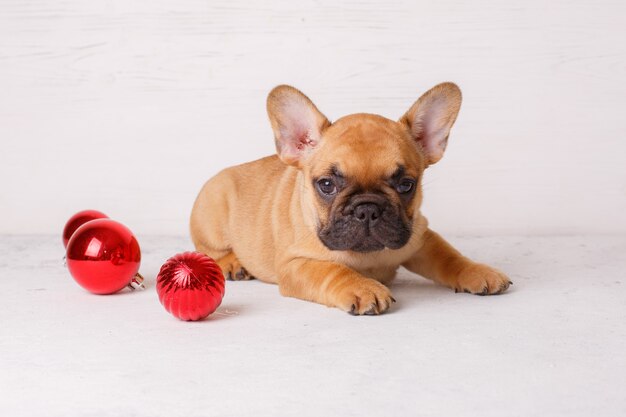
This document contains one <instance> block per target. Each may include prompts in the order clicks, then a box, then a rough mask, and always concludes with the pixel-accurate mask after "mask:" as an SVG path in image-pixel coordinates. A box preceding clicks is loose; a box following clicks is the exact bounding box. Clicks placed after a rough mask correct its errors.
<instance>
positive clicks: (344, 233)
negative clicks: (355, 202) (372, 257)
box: [317, 215, 411, 253]
mask: <svg viewBox="0 0 626 417" xmlns="http://www.w3.org/2000/svg"><path fill="white" fill-rule="evenodd" d="M317 235H318V237H319V238H320V240H321V241H322V243H323V244H324V245H325V246H326V247H327V248H328V249H330V250H342V251H345V250H349V251H354V252H361V253H367V252H375V251H381V250H383V249H385V248H388V249H400V248H401V247H403V246H404V245H406V243H407V242H408V241H409V238H410V237H411V228H410V225H408V224H406V223H405V222H403V221H402V220H401V219H400V218H399V217H398V216H384V215H383V216H382V218H381V219H380V220H379V221H378V222H377V223H376V224H374V225H370V224H369V223H363V222H362V221H359V220H358V219H355V218H354V216H342V217H340V218H337V219H334V220H331V221H330V222H329V223H328V224H327V225H325V226H322V227H320V228H319V230H318V233H317Z"/></svg>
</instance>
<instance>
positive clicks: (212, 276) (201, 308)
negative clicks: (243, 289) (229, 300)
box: [156, 252, 224, 321]
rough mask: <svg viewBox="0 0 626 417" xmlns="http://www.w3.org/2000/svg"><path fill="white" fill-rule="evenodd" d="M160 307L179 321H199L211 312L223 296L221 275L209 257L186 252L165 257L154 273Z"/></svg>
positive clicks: (222, 277) (222, 278)
mask: <svg viewBox="0 0 626 417" xmlns="http://www.w3.org/2000/svg"><path fill="white" fill-rule="evenodd" d="M156 288H157V293H158V294H159V300H160V301H161V304H163V307H165V309H166V310H167V311H169V312H170V313H172V314H173V315H174V316H176V317H178V318H179V319H181V320H187V321H189V320H194V321H195V320H200V319H203V318H205V317H207V316H208V315H209V314H211V313H213V312H214V311H215V310H216V309H217V307H219V305H220V304H221V302H222V298H223V297H224V275H222V271H221V269H220V267H219V266H218V265H217V264H216V263H215V261H214V260H213V259H211V258H210V257H208V256H206V255H204V254H201V253H199V252H185V253H179V254H178V255H175V256H172V257H171V258H170V259H168V260H167V261H166V262H165V263H164V264H163V266H162V267H161V270H160V271H159V275H158V276H157V284H156Z"/></svg>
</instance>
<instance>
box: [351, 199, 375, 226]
mask: <svg viewBox="0 0 626 417" xmlns="http://www.w3.org/2000/svg"><path fill="white" fill-rule="evenodd" d="M380 211H381V210H380V207H379V206H378V204H374V203H361V204H359V205H358V206H356V207H355V208H354V217H355V218H356V219H357V220H358V221H360V222H363V223H370V225H372V224H374V223H376V222H377V221H378V219H379V218H380Z"/></svg>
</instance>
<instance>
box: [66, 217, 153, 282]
mask: <svg viewBox="0 0 626 417" xmlns="http://www.w3.org/2000/svg"><path fill="white" fill-rule="evenodd" d="M66 262H67V268H68V269H69V271H70V273H71V274H72V277H73V278H74V279H75V280H76V282H77V283H78V284H79V285H80V286H81V287H83V288H84V289H86V290H87V291H90V292H92V293H94V294H113V293H115V292H118V291H119V290H121V289H122V288H124V287H125V286H130V287H131V288H144V287H143V284H142V281H143V277H141V275H139V274H138V273H137V271H139V264H140V262H141V251H140V249H139V243H138V242H137V239H136V238H135V236H134V235H133V233H132V232H131V231H130V230H129V229H128V228H127V227H126V226H124V225H123V224H121V223H118V222H116V221H114V220H111V219H97V220H92V221H90V222H87V223H85V224H83V225H82V226H80V227H79V228H78V229H76V231H75V232H74V234H73V235H72V237H71V238H70V241H69V242H68V244H67V255H66Z"/></svg>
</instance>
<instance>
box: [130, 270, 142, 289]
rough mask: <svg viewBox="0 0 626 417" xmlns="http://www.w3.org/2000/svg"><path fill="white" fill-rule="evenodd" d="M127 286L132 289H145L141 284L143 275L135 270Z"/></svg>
mask: <svg viewBox="0 0 626 417" xmlns="http://www.w3.org/2000/svg"><path fill="white" fill-rule="evenodd" d="M127 287H128V288H130V289H131V290H132V291H135V290H137V289H141V290H145V289H146V286H145V285H143V276H142V275H141V274H140V273H139V272H137V273H136V274H135V276H134V277H133V279H131V280H130V282H129V283H128V285H127Z"/></svg>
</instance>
